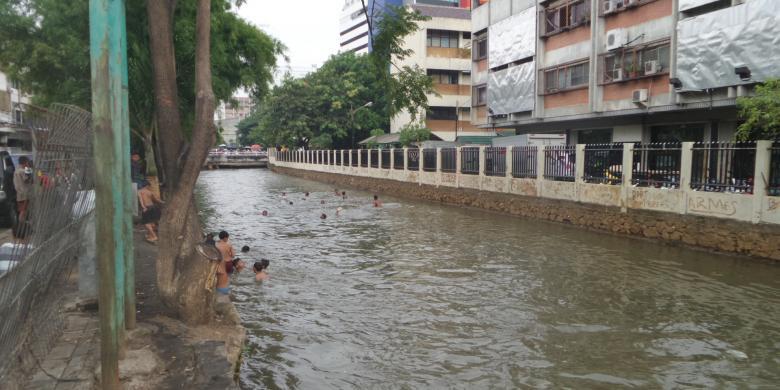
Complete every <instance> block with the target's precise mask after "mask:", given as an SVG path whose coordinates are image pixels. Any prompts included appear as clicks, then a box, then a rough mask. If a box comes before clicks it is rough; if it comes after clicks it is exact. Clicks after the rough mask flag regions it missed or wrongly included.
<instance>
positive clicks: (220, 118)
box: [215, 96, 254, 146]
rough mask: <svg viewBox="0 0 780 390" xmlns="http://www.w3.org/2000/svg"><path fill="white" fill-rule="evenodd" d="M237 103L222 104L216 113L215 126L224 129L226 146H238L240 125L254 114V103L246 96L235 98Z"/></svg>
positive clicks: (223, 136)
mask: <svg viewBox="0 0 780 390" xmlns="http://www.w3.org/2000/svg"><path fill="white" fill-rule="evenodd" d="M233 100H235V102H228V103H225V102H222V103H221V104H220V105H219V107H217V109H216V111H215V117H216V118H215V119H216V120H215V124H216V125H217V127H218V128H221V129H222V139H223V140H224V141H225V144H227V145H229V146H232V145H238V124H239V123H240V122H241V121H242V120H244V119H246V117H248V116H249V115H251V114H252V109H253V108H254V102H253V101H252V99H251V98H249V97H246V96H234V97H233Z"/></svg>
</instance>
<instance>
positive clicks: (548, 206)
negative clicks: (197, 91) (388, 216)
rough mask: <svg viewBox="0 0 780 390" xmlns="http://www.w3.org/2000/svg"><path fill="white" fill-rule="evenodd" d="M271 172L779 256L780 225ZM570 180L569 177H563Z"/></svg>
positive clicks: (415, 184) (379, 180) (305, 172)
mask: <svg viewBox="0 0 780 390" xmlns="http://www.w3.org/2000/svg"><path fill="white" fill-rule="evenodd" d="M272 169H273V170H274V171H275V172H278V173H282V174H286V175H291V176H297V177H301V178H305V179H310V180H316V181H322V182H327V183H332V184H337V185H339V186H349V187H354V188H358V189H362V190H366V191H373V192H378V193H386V194H392V195H394V196H401V197H407V198H416V199H423V200H428V201H434V202H441V203H445V204H450V205H458V206H467V207H475V208H481V209H485V210H490V211H494V212H500V213H504V214H508V215H514V216H520V217H529V218H535V219H540V220H547V221H554V222H560V223H567V224H571V225H575V226H580V227H585V228H589V229H593V230H598V231H603V232H610V233H614V234H622V235H627V236H636V237H644V238H650V239H657V240H662V241H666V242H669V243H676V244H681V245H686V246H691V247H696V248H702V249H707V250H714V251H720V252H727V253H738V254H744V255H749V256H754V257H761V258H766V259H772V260H780V226H778V225H775V224H757V223H751V222H743V221H738V220H732V219H721V218H713V217H704V216H698V215H692V214H674V213H668V212H658V211H649V210H640V209H632V208H628V209H622V210H621V207H617V206H605V205H598V204H588V203H581V202H576V201H571V200H564V199H552V198H542V197H536V196H525V195H519V194H513V193H501V192H493V191H485V190H477V189H470V188H456V187H447V186H437V185H435V184H420V183H419V182H417V181H415V182H406V181H398V180H393V179H383V178H373V177H362V176H353V175H347V174H343V173H330V172H322V171H313V170H304V169H296V168H290V167H281V166H278V165H272ZM566 184H568V183H566Z"/></svg>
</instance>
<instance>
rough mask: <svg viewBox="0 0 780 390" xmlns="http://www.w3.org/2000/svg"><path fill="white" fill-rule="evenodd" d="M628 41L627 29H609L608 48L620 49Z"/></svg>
mask: <svg viewBox="0 0 780 390" xmlns="http://www.w3.org/2000/svg"><path fill="white" fill-rule="evenodd" d="M625 42H626V30H623V29H620V28H616V29H614V30H609V31H607V50H608V51H610V50H615V49H619V48H620V47H621V46H623V44H624V43H625Z"/></svg>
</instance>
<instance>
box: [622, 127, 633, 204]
mask: <svg viewBox="0 0 780 390" xmlns="http://www.w3.org/2000/svg"><path fill="white" fill-rule="evenodd" d="M622 177H623V188H622V191H621V196H620V211H622V212H624V213H625V212H627V211H628V198H629V196H631V189H632V188H633V186H632V183H631V182H632V181H633V177H634V144H633V143H631V142H626V143H624V144H623V172H622Z"/></svg>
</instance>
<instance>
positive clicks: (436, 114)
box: [390, 0, 495, 141]
mask: <svg viewBox="0 0 780 390" xmlns="http://www.w3.org/2000/svg"><path fill="white" fill-rule="evenodd" d="M407 6H409V7H412V8H414V9H415V10H417V11H419V12H420V13H422V14H423V15H426V16H429V17H430V18H431V19H430V20H428V21H424V22H421V23H420V29H419V30H418V31H417V32H415V33H413V34H411V35H409V36H408V37H406V39H405V42H404V47H405V48H407V49H411V50H412V51H413V52H414V54H413V55H412V56H410V57H408V58H406V59H405V60H404V61H401V62H400V63H398V64H397V65H398V66H399V67H401V66H404V65H409V66H415V65H417V66H420V67H421V68H423V69H425V71H426V72H427V73H428V75H429V76H431V77H432V78H433V83H434V89H435V90H436V92H437V94H438V96H436V95H431V96H429V97H428V105H429V106H430V109H429V110H428V112H427V113H423V117H424V123H425V125H426V126H427V127H428V128H429V129H431V130H432V131H433V133H434V134H435V135H436V136H437V137H439V138H441V139H442V140H445V141H455V140H456V138H458V137H463V136H475V135H493V134H495V131H494V130H493V129H480V128H477V127H476V126H474V125H472V123H471V15H470V14H471V11H470V2H468V1H436V0H427V1H425V0H417V1H407ZM410 122H412V117H411V115H410V114H409V113H408V112H402V113H401V114H399V115H397V116H396V117H394V118H392V120H391V125H390V128H391V132H393V133H395V132H399V131H400V130H401V129H402V128H403V127H404V126H405V125H407V124H409V123H410Z"/></svg>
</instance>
